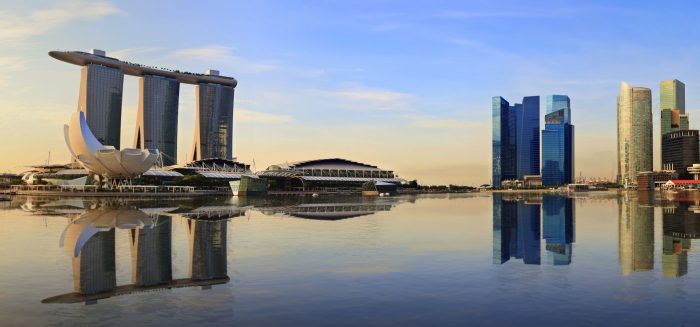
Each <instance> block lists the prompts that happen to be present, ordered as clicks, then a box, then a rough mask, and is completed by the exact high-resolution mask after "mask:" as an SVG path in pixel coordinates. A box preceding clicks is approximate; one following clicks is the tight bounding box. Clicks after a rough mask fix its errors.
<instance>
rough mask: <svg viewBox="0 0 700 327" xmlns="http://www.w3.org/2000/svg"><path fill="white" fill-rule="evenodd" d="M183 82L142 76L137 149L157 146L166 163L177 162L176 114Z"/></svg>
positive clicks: (164, 163)
mask: <svg viewBox="0 0 700 327" xmlns="http://www.w3.org/2000/svg"><path fill="white" fill-rule="evenodd" d="M179 96H180V82H178V81H177V80H176V79H173V78H168V77H162V76H156V75H145V76H143V77H141V78H140V79H139V110H138V114H137V118H136V137H135V138H134V144H135V146H134V147H135V148H137V149H158V150H159V151H160V153H161V154H162V156H163V165H164V166H169V165H173V164H175V163H176V162H177V113H178V100H179Z"/></svg>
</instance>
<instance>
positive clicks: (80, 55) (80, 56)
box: [49, 51, 238, 87]
mask: <svg viewBox="0 0 700 327" xmlns="http://www.w3.org/2000/svg"><path fill="white" fill-rule="evenodd" d="M49 56H51V57H53V58H55V59H58V60H61V61H65V62H67V63H71V64H74V65H78V66H85V65H88V64H98V65H102V66H107V67H113V68H118V69H119V70H121V71H122V72H123V73H124V74H127V75H132V76H144V75H157V76H164V77H170V78H174V79H176V80H178V81H179V82H180V83H185V84H200V83H215V84H221V85H227V86H231V87H236V85H238V81H237V80H236V79H235V78H233V77H228V76H219V75H206V74H196V73H190V72H184V71H179V70H170V69H165V68H158V67H150V66H144V65H140V64H136V63H131V62H126V61H121V60H119V59H116V58H111V57H106V56H98V55H94V54H91V53H87V52H82V51H50V52H49Z"/></svg>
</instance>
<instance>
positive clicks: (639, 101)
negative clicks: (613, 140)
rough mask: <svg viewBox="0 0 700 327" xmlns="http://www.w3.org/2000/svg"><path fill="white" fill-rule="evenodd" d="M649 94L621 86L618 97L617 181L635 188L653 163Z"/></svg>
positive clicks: (625, 85)
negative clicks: (641, 175)
mask: <svg viewBox="0 0 700 327" xmlns="http://www.w3.org/2000/svg"><path fill="white" fill-rule="evenodd" d="M652 135H653V126H652V115H651V90H650V89H648V88H645V87H631V86H629V84H627V83H625V82H622V85H621V87H620V95H619V96H618V97H617V181H618V183H621V184H625V185H627V184H636V183H637V173H639V172H643V171H652V169H653V163H654V144H653V136H652Z"/></svg>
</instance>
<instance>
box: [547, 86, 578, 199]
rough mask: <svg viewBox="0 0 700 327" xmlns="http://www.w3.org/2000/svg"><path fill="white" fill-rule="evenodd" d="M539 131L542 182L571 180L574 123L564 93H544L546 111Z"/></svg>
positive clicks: (572, 176) (564, 182) (555, 182)
mask: <svg viewBox="0 0 700 327" xmlns="http://www.w3.org/2000/svg"><path fill="white" fill-rule="evenodd" d="M544 120H545V125H544V126H545V127H544V130H542V185H547V186H552V185H563V184H569V183H573V181H574V173H575V171H574V126H573V125H571V102H570V100H569V97H568V96H566V95H550V96H547V114H546V115H545V118H544Z"/></svg>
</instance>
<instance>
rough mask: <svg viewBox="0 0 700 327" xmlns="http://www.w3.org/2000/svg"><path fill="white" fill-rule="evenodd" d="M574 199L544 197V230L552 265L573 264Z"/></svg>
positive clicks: (548, 255)
mask: <svg viewBox="0 0 700 327" xmlns="http://www.w3.org/2000/svg"><path fill="white" fill-rule="evenodd" d="M574 211H575V209H574V199H572V198H567V197H562V196H550V195H545V196H544V197H543V199H542V232H543V234H544V235H543V238H544V239H545V240H546V241H547V245H546V246H545V247H546V249H547V257H548V261H549V263H551V264H552V265H555V266H558V265H568V264H571V255H572V245H571V244H572V243H574V241H575V233H574V221H575V218H574Z"/></svg>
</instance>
